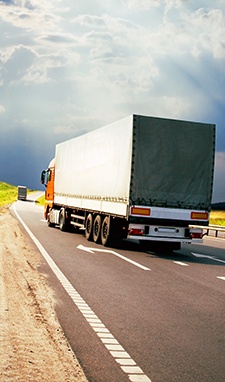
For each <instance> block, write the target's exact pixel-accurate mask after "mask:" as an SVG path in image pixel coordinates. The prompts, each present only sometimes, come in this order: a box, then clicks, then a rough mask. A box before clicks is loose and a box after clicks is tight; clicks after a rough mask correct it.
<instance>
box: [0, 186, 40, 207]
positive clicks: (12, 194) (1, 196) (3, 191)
mask: <svg viewBox="0 0 225 382" xmlns="http://www.w3.org/2000/svg"><path fill="white" fill-rule="evenodd" d="M27 192H28V193H32V192H35V190H30V189H28V190H27ZM17 196H18V188H17V186H13V185H12V184H8V183H5V182H0V207H1V206H5V205H7V204H12V203H14V202H15V201H16V200H17Z"/></svg>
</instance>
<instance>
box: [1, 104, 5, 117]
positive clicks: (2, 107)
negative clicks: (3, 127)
mask: <svg viewBox="0 0 225 382" xmlns="http://www.w3.org/2000/svg"><path fill="white" fill-rule="evenodd" d="M3 113H5V108H4V106H3V105H0V115H1V114H3Z"/></svg>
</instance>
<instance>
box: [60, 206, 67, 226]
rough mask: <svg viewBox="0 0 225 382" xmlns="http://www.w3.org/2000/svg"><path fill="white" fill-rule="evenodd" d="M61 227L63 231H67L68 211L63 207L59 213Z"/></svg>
mask: <svg viewBox="0 0 225 382" xmlns="http://www.w3.org/2000/svg"><path fill="white" fill-rule="evenodd" d="M59 228H60V230H61V231H66V228H67V227H66V212H65V209H64V208H62V209H61V210H60V213H59Z"/></svg>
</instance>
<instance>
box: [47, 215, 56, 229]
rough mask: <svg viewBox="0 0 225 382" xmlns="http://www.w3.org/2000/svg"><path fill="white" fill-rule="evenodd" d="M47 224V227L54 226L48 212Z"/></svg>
mask: <svg viewBox="0 0 225 382" xmlns="http://www.w3.org/2000/svg"><path fill="white" fill-rule="evenodd" d="M47 225H48V227H55V224H54V223H51V221H50V212H49V213H48V214H47Z"/></svg>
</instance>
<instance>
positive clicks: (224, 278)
mask: <svg viewBox="0 0 225 382" xmlns="http://www.w3.org/2000/svg"><path fill="white" fill-rule="evenodd" d="M216 278H217V279H220V280H223V281H225V277H223V276H217V277H216Z"/></svg>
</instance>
